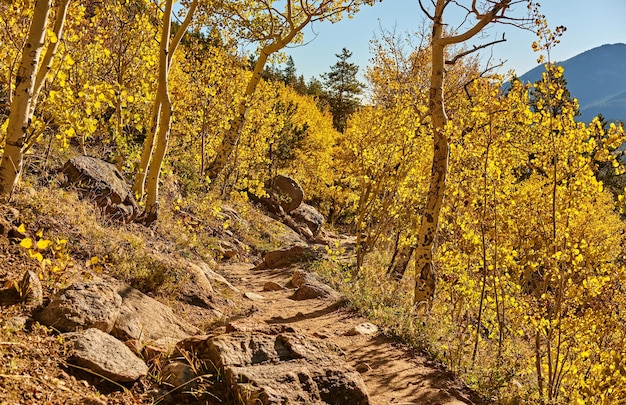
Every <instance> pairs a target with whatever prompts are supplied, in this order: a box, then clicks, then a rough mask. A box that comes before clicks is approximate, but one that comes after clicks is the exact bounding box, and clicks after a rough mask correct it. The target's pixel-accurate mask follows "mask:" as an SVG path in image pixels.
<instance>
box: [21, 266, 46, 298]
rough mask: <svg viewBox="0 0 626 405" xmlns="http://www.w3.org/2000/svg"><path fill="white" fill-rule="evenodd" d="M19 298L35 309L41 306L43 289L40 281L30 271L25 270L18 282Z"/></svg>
mask: <svg viewBox="0 0 626 405" xmlns="http://www.w3.org/2000/svg"><path fill="white" fill-rule="evenodd" d="M19 293H20V296H21V298H22V300H27V301H29V303H30V304H32V305H34V306H35V307H39V306H41V305H43V287H42V286H41V280H39V277H38V276H37V274H36V273H35V272H34V271H32V270H27V271H26V272H25V273H24V276H23V277H22V280H21V281H20V291H19Z"/></svg>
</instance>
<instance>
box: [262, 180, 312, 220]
mask: <svg viewBox="0 0 626 405" xmlns="http://www.w3.org/2000/svg"><path fill="white" fill-rule="evenodd" d="M269 189H270V190H271V191H273V192H274V193H276V195H277V197H278V200H279V201H280V206H281V207H282V209H283V210H284V211H285V212H286V213H290V212H291V211H293V210H295V209H296V208H298V207H299V206H300V204H301V203H302V200H303V199H304V190H302V186H300V184H298V182H297V181H295V180H294V179H292V178H291V177H288V176H283V175H282V174H279V175H278V176H276V177H274V179H272V181H271V183H270V186H269Z"/></svg>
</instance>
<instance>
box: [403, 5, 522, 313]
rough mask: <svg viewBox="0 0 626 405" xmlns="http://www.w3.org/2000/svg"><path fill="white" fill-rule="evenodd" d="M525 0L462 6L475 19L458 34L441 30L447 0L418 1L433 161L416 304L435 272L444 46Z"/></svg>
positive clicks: (445, 149)
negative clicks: (426, 41) (427, 25)
mask: <svg viewBox="0 0 626 405" xmlns="http://www.w3.org/2000/svg"><path fill="white" fill-rule="evenodd" d="M522 2H527V0H523V1H522V0H520V1H515V0H499V1H489V2H486V4H485V6H484V7H485V9H484V10H479V9H478V5H477V3H478V2H477V1H476V0H473V1H472V2H471V4H470V5H469V6H467V7H465V10H466V11H467V17H468V18H469V17H474V18H475V19H476V21H475V22H474V23H473V24H471V25H470V26H469V27H468V28H467V29H465V30H464V31H462V32H460V33H458V34H447V33H446V30H445V22H444V14H445V11H446V7H447V6H449V5H450V4H451V3H456V2H453V1H451V0H437V1H436V2H434V3H433V4H434V10H433V11H432V12H431V11H429V10H427V9H426V8H425V7H424V4H423V1H422V0H420V2H419V4H420V7H421V9H422V11H423V12H424V14H426V16H427V17H428V18H429V19H430V20H431V21H432V24H433V26H432V37H431V41H430V47H431V55H432V56H431V57H432V63H431V75H430V90H429V101H428V107H429V115H430V118H431V122H432V128H433V163H432V168H431V175H430V182H429V190H428V197H427V200H426V205H425V207H424V209H423V211H422V215H421V217H422V221H421V224H420V228H419V231H418V235H417V246H416V248H415V254H416V258H415V260H416V265H415V292H414V303H415V304H416V305H420V306H422V305H424V304H425V305H426V307H427V308H430V307H431V305H432V301H433V298H434V296H435V284H436V274H435V270H434V266H433V249H434V245H435V236H436V233H437V227H438V224H439V213H440V211H441V207H442V204H443V197H444V193H445V189H446V176H447V174H448V161H449V153H450V145H449V139H448V134H447V133H446V126H447V124H448V116H447V114H446V108H445V100H444V91H443V84H444V80H445V76H446V70H445V65H446V62H447V61H446V58H445V55H446V53H445V51H446V47H449V46H451V45H455V44H461V43H464V42H466V41H468V40H470V39H471V38H473V37H475V36H476V35H477V34H478V33H480V32H481V31H482V30H483V29H484V28H485V27H487V25H489V24H493V23H495V22H498V21H499V20H500V21H501V20H506V21H508V22H510V21H511V18H510V17H508V16H507V15H506V11H507V10H508V9H509V8H510V7H511V6H513V5H514V4H517V3H522ZM485 46H487V45H484V46H480V47H474V48H473V49H472V50H471V51H468V52H465V53H460V54H458V55H456V56H454V57H453V58H452V59H451V60H450V61H448V62H449V63H454V62H455V61H456V60H458V59H459V58H461V57H462V56H464V55H465V54H469V53H470V52H473V51H476V50H478V49H480V48H482V47H485Z"/></svg>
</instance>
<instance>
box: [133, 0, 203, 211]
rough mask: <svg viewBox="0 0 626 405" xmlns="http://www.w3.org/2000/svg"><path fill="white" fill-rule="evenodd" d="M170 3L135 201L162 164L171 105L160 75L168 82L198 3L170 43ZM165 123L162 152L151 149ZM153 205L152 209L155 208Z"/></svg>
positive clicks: (166, 84) (134, 184)
mask: <svg viewBox="0 0 626 405" xmlns="http://www.w3.org/2000/svg"><path fill="white" fill-rule="evenodd" d="M170 3H171V2H170V1H168V2H167V3H166V6H165V8H166V10H165V13H167V8H168V7H169V9H170V11H169V15H167V16H166V15H164V16H163V24H164V25H163V32H161V51H162V52H161V55H160V58H161V59H160V60H159V82H158V85H157V95H156V98H155V100H154V105H153V106H152V112H151V115H150V126H149V132H148V136H147V137H146V139H145V141H144V145H143V150H142V152H141V159H140V161H139V167H138V168H137V174H136V175H135V182H134V183H133V194H135V198H137V199H142V198H143V196H144V193H145V192H146V190H145V188H146V181H148V182H150V181H151V182H152V183H154V181H155V180H154V179H152V180H148V173H150V172H152V170H151V169H156V167H157V166H158V168H159V173H160V168H161V165H162V163H163V158H164V157H165V153H166V152H167V142H168V139H169V131H170V124H171V116H172V105H171V101H170V98H169V89H168V83H167V82H165V83H164V82H163V81H162V80H163V74H164V75H165V76H164V77H165V80H166V81H167V80H168V79H167V76H168V73H169V68H170V65H171V63H172V57H173V55H174V52H176V49H177V48H178V45H179V44H180V42H181V40H182V38H183V36H184V35H185V32H186V31H187V29H188V28H189V25H190V24H191V21H192V20H193V17H194V14H195V12H196V10H197V8H198V0H194V1H193V2H192V3H191V4H190V5H189V10H187V15H186V16H185V20H184V21H183V23H182V24H181V26H180V27H179V29H178V32H177V33H176V35H175V36H174V38H172V40H171V42H170V33H171V20H172V16H171V11H172V7H171V4H170ZM166 18H167V20H168V23H167V36H164V34H165V28H166V26H165V19H166ZM163 46H166V47H167V48H166V49H165V50H164V49H163ZM163 52H165V53H163ZM163 58H165V59H163ZM163 66H165V69H166V71H162V70H161V68H162V67H163ZM163 86H164V88H163ZM164 91H165V96H164V94H163V92H164ZM164 100H167V104H168V105H167V106H165V109H167V110H168V111H166V112H164V111H163V108H164V104H163V103H164ZM166 122H167V131H166V133H165V134H164V135H163V136H161V135H159V136H158V137H159V139H158V140H157V142H160V141H161V140H162V138H163V137H165V142H166V145H165V150H163V151H161V150H159V148H158V146H157V148H156V149H155V138H156V137H157V134H161V133H162V131H163V129H162V127H161V126H162V125H163V124H164V123H166ZM161 153H162V156H161V157H160V161H159V162H157V163H154V162H153V161H154V159H155V158H157V155H159V156H160V155H161ZM156 176H157V178H156V181H157V183H158V177H159V174H158V173H157V175H156ZM152 187H153V190H152V191H153V192H156V193H157V194H158V184H157V186H156V187H154V185H152ZM152 197H153V198H152V199H154V200H155V202H156V199H158V195H157V196H156V198H155V195H153V196H152ZM148 198H150V197H148ZM157 206H158V205H157ZM157 206H155V208H156V207H157ZM155 217H156V214H155Z"/></svg>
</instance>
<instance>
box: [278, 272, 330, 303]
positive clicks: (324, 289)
mask: <svg viewBox="0 0 626 405" xmlns="http://www.w3.org/2000/svg"><path fill="white" fill-rule="evenodd" d="M291 285H292V286H294V287H296V288H297V289H296V291H295V292H294V293H293V295H292V296H291V297H290V298H291V299H292V300H296V301H303V300H309V299H315V298H334V299H339V298H340V294H339V293H338V292H337V291H335V290H334V289H332V288H331V287H329V286H328V285H326V284H325V283H324V282H323V281H322V280H321V278H319V276H317V275H316V274H313V273H310V272H306V271H303V270H295V271H294V272H293V274H292V276H291Z"/></svg>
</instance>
